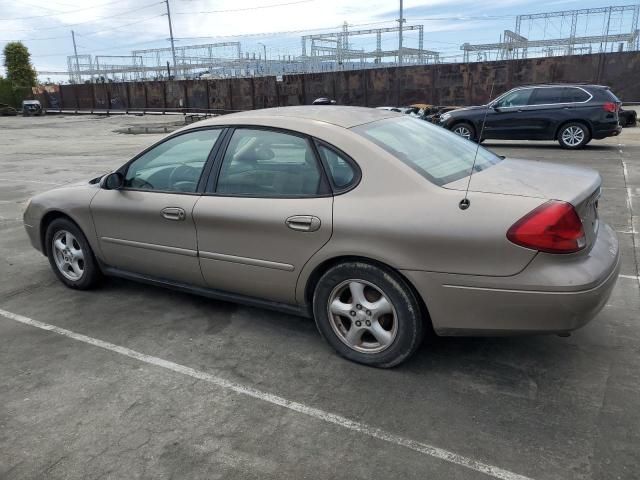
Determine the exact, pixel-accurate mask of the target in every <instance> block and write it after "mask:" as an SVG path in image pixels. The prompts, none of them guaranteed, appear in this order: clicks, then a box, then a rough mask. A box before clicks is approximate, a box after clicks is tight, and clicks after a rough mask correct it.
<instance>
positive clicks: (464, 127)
mask: <svg viewBox="0 0 640 480" xmlns="http://www.w3.org/2000/svg"><path fill="white" fill-rule="evenodd" d="M451 131H452V132H453V133H455V134H456V135H458V136H460V137H462V138H465V139H467V140H471V141H474V140H475V138H476V130H475V128H473V125H471V124H470V123H466V122H462V123H457V124H455V125H454V126H453V128H452V129H451Z"/></svg>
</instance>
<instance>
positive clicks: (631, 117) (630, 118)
mask: <svg viewBox="0 0 640 480" xmlns="http://www.w3.org/2000/svg"><path fill="white" fill-rule="evenodd" d="M618 116H619V117H620V125H621V126H623V127H635V126H636V123H637V122H638V114H637V113H636V111H635V110H625V109H624V108H622V107H620V111H619V112H618Z"/></svg>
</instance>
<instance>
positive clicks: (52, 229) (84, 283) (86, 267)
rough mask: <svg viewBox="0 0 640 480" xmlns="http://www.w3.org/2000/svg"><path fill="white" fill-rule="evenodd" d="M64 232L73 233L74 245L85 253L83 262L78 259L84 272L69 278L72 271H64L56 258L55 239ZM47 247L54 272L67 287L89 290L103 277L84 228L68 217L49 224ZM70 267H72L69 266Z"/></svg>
mask: <svg viewBox="0 0 640 480" xmlns="http://www.w3.org/2000/svg"><path fill="white" fill-rule="evenodd" d="M64 232H69V233H71V235H72V236H73V237H74V241H73V242H72V246H73V245H75V247H79V250H80V252H81V253H82V254H83V255H82V257H83V258H82V260H81V263H80V261H78V264H79V265H81V269H82V273H81V275H79V277H78V278H69V276H68V275H69V274H70V273H72V272H69V271H68V272H67V276H66V275H65V274H64V273H63V272H62V269H61V267H59V266H58V263H57V260H56V255H57V254H56V248H55V247H54V245H53V241H54V238H55V237H56V235H58V234H60V235H62V234H63V233H64ZM76 243H77V245H76ZM75 247H74V248H73V250H74V251H77V250H78V248H75ZM70 248H71V247H70ZM45 249H46V253H47V257H48V258H49V263H50V264H51V268H52V269H53V272H54V273H55V274H56V276H57V277H58V278H59V279H60V281H61V282H62V283H64V284H65V285H66V286H67V287H69V288H75V289H78V290H88V289H90V288H93V287H95V286H96V285H97V284H98V282H99V281H100V280H101V279H102V272H101V271H100V267H99V266H98V262H97V261H96V258H95V256H94V254H93V250H92V249H91V246H90V245H89V242H87V238H86V237H85V236H84V234H83V233H82V230H80V229H79V228H78V226H77V225H76V224H75V223H73V222H72V221H71V220H69V219H68V218H57V219H55V220H53V221H52V222H51V223H50V224H49V226H48V227H47V232H46V234H45ZM69 268H71V267H70V266H69ZM73 273H75V272H73Z"/></svg>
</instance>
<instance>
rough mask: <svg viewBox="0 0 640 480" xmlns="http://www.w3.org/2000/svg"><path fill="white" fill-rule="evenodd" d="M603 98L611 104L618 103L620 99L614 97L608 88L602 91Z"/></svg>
mask: <svg viewBox="0 0 640 480" xmlns="http://www.w3.org/2000/svg"><path fill="white" fill-rule="evenodd" d="M604 92H605V93H604V94H605V96H606V97H608V98H609V99H610V100H611V101H612V102H615V103H620V99H619V98H618V97H617V96H616V94H615V93H613V92H612V91H611V90H609V89H608V88H607V89H605V91H604Z"/></svg>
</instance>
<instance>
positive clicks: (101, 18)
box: [14, 1, 164, 32]
mask: <svg viewBox="0 0 640 480" xmlns="http://www.w3.org/2000/svg"><path fill="white" fill-rule="evenodd" d="M162 3H164V2H163V1H162V2H154V3H149V4H147V5H143V6H142V7H139V8H134V9H132V10H125V11H123V12H118V13H114V14H112V15H105V16H103V17H97V18H94V19H93V20H85V21H83V22H75V23H66V24H64V25H58V26H56V27H45V28H38V31H42V30H56V29H59V28H68V27H75V26H76V25H86V24H87V23H95V22H96V21H99V20H107V19H111V18H114V17H121V16H122V15H127V14H129V13H133V12H138V11H140V10H144V9H146V8H149V7H153V6H156V5H160V4H162ZM14 31H15V32H31V31H33V29H32V28H31V29H22V30H14Z"/></svg>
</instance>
